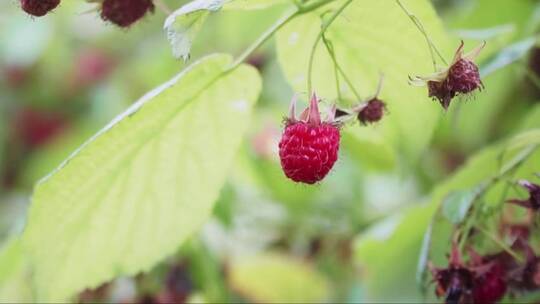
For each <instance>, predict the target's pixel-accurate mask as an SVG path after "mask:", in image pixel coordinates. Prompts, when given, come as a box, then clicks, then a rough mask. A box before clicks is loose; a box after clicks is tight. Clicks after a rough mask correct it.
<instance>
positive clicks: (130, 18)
mask: <svg viewBox="0 0 540 304" xmlns="http://www.w3.org/2000/svg"><path fill="white" fill-rule="evenodd" d="M148 11H150V12H154V4H153V3H152V0H105V1H103V4H102V6H101V18H103V20H107V21H110V22H112V23H114V24H116V25H118V26H120V27H129V26H130V25H132V24H133V23H135V22H136V21H137V20H139V19H141V18H142V17H144V15H145V14H146V12H148Z"/></svg>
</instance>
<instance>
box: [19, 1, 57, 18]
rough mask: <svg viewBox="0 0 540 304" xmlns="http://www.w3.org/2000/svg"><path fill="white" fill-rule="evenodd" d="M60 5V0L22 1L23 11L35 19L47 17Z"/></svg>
mask: <svg viewBox="0 0 540 304" xmlns="http://www.w3.org/2000/svg"><path fill="white" fill-rule="evenodd" d="M58 4H60V0H21V8H22V9H23V11H25V12H26V13H28V14H30V15H32V16H35V17H41V16H45V15H46V14H47V13H48V12H50V11H52V10H53V9H55V8H56V7H57V6H58Z"/></svg>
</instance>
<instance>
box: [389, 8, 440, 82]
mask: <svg viewBox="0 0 540 304" xmlns="http://www.w3.org/2000/svg"><path fill="white" fill-rule="evenodd" d="M396 3H397V4H398V5H399V7H401V9H402V10H403V11H404V12H405V14H407V16H408V17H409V19H411V21H412V22H413V23H414V25H415V26H416V27H417V28H418V30H419V31H420V32H421V33H422V35H424V37H425V38H426V42H427V44H428V48H429V53H430V55H431V60H432V61H433V68H434V69H435V72H436V71H437V59H436V58H435V53H436V54H437V56H439V58H440V59H441V60H442V62H443V63H444V64H445V65H448V63H447V62H446V60H445V59H444V57H443V56H442V55H441V52H440V51H439V49H438V48H437V47H436V46H435V44H434V43H433V41H432V40H431V38H429V35H428V34H427V32H426V29H425V28H424V25H423V24H422V22H421V21H420V19H418V18H417V17H416V16H415V15H414V14H413V13H411V12H410V11H409V10H408V9H407V8H406V7H405V5H403V3H401V0H396Z"/></svg>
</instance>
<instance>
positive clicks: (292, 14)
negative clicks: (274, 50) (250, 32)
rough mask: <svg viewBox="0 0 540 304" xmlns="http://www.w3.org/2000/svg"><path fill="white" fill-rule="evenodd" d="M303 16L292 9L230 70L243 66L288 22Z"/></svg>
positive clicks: (243, 53) (241, 55)
mask: <svg viewBox="0 0 540 304" xmlns="http://www.w3.org/2000/svg"><path fill="white" fill-rule="evenodd" d="M300 14H301V11H300V10H299V9H298V7H296V6H294V7H292V9H290V10H288V11H287V12H286V13H285V14H284V15H283V17H281V18H280V19H278V20H277V21H276V22H275V23H274V24H273V25H272V26H271V27H270V28H268V29H267V30H266V31H265V32H264V33H263V34H262V35H261V36H259V38H257V40H255V42H253V43H252V44H251V45H250V46H249V47H248V48H247V49H246V50H244V52H242V54H240V56H238V58H236V60H235V61H234V62H233V64H232V65H231V67H230V68H229V70H234V69H236V68H237V67H238V66H239V65H240V64H242V63H243V62H244V61H245V60H246V59H247V58H248V57H249V56H250V55H251V54H252V53H253V52H254V51H255V50H257V49H258V48H259V47H260V46H261V45H263V44H264V43H265V42H266V41H268V39H270V38H271V37H272V36H273V35H274V34H275V33H276V32H277V31H278V30H279V29H280V28H282V27H283V26H284V25H285V24H287V22H289V21H291V20H292V19H294V17H296V16H298V15H300Z"/></svg>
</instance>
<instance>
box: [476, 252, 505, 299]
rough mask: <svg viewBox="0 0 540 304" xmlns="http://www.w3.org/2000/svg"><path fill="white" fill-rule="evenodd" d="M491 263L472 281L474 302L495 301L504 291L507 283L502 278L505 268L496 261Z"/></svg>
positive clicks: (500, 297)
mask: <svg viewBox="0 0 540 304" xmlns="http://www.w3.org/2000/svg"><path fill="white" fill-rule="evenodd" d="M491 265H492V266H491V267H490V269H489V270H488V271H486V272H485V273H484V274H481V275H479V276H477V278H476V279H475V281H474V288H473V300H474V303H485V304H491V303H496V302H497V301H499V300H500V299H502V297H503V296H504V294H505V293H506V289H507V285H506V281H505V279H504V277H505V269H504V267H503V265H502V264H500V263H497V262H496V261H494V262H493V264H491Z"/></svg>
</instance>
